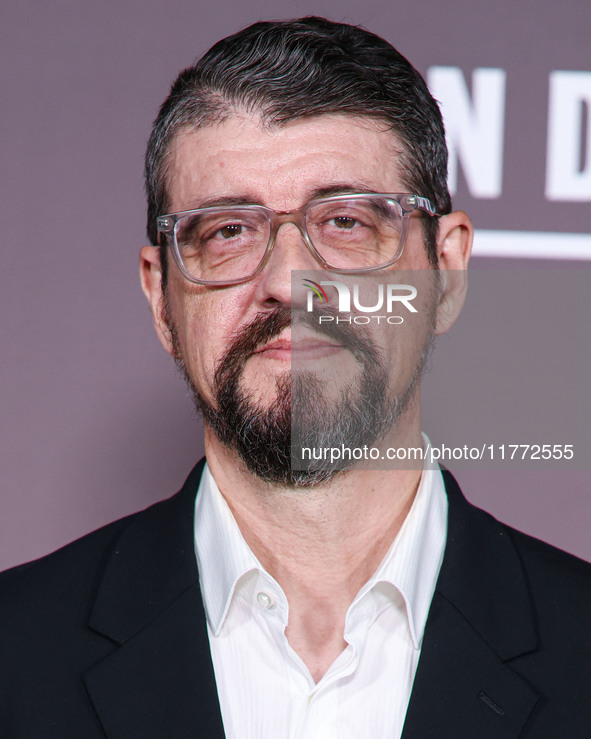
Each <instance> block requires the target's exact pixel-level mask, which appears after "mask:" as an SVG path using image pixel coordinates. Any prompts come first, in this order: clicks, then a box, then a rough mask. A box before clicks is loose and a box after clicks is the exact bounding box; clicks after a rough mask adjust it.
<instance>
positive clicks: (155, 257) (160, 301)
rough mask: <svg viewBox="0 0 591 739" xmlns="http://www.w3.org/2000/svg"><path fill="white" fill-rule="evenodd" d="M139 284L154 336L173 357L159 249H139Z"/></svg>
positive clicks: (156, 247) (151, 247) (147, 247)
mask: <svg viewBox="0 0 591 739" xmlns="http://www.w3.org/2000/svg"><path fill="white" fill-rule="evenodd" d="M140 283H141V285H142V292H143V293H144V295H145V296H146V298H147V300H148V303H149V304H150V309H151V310H152V320H153V321H154V328H155V329H156V334H157V336H158V338H159V339H160V343H161V344H162V346H163V347H164V348H165V349H166V351H167V352H168V353H169V354H170V355H171V356H174V347H173V342H172V336H171V333H170V328H169V326H168V320H167V316H166V310H165V307H164V306H165V302H164V294H163V292H162V269H161V266H160V247H158V246H143V247H142V248H141V249H140Z"/></svg>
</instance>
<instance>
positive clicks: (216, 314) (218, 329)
mask: <svg viewBox="0 0 591 739" xmlns="http://www.w3.org/2000/svg"><path fill="white" fill-rule="evenodd" d="M232 298H233V296H230V295H228V294H227V291H216V292H213V291H208V292H205V293H204V294H201V295H199V294H190V295H183V296H181V297H180V299H178V298H177V300H175V301H172V300H171V301H170V317H171V320H172V323H173V324H174V327H175V330H176V333H177V337H178V343H179V349H180V353H181V358H182V360H183V362H184V365H185V368H186V370H187V372H188V374H189V376H190V378H191V380H192V382H193V383H194V384H195V385H196V387H197V388H198V389H199V390H200V391H201V392H202V393H203V394H204V395H205V396H206V397H207V398H208V399H210V400H211V398H212V389H213V378H214V375H215V370H216V368H217V366H218V363H219V361H220V359H221V358H222V357H223V355H224V354H225V352H226V350H227V347H228V345H229V343H230V342H231V340H232V337H233V336H234V335H235V333H236V331H237V330H238V329H239V327H240V325H241V319H242V316H243V315H244V311H243V310H242V309H241V308H240V307H239V306H238V305H237V304H236V301H235V300H233V299H232Z"/></svg>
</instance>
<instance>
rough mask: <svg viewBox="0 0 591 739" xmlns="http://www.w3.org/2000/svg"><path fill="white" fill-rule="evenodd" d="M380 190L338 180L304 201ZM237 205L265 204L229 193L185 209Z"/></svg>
mask: <svg viewBox="0 0 591 739" xmlns="http://www.w3.org/2000/svg"><path fill="white" fill-rule="evenodd" d="M377 192H378V190H374V189H373V188H371V187H368V186H367V185H364V184H362V183H361V182H338V183H334V184H332V185H326V186H324V187H316V188H314V189H313V190H310V191H308V193H307V196H306V198H305V200H304V202H308V201H309V200H316V199H317V198H330V197H332V196H333V195H347V194H353V193H360V194H364V195H371V194H376V193H377ZM236 205H262V206H264V205H265V204H264V203H263V202H262V201H261V200H260V199H259V198H256V197H249V196H247V195H227V196H221V197H216V198H207V199H205V200H199V201H192V202H190V203H189V204H188V205H187V207H186V208H183V211H185V210H197V209H198V208H225V207H228V206H236Z"/></svg>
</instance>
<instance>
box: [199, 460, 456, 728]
mask: <svg viewBox="0 0 591 739" xmlns="http://www.w3.org/2000/svg"><path fill="white" fill-rule="evenodd" d="M446 532H447V497H446V494H445V488H444V484H443V478H442V476H441V472H440V471H439V470H438V469H437V470H432V469H428V470H425V471H423V474H422V477H421V481H420V484H419V488H418V491H417V494H416V497H415V500H414V502H413V505H412V507H411V509H410V511H409V513H408V515H407V517H406V519H405V521H404V523H403V525H402V527H401V529H400V531H399V533H398V535H397V536H396V538H395V540H394V542H393V543H392V545H391V547H390V549H389V550H388V552H387V554H386V556H385V557H384V559H383V561H382V563H381V564H380V566H379V567H378V569H377V570H376V572H375V574H374V575H373V577H372V578H370V580H369V581H368V582H367V583H366V584H365V585H364V586H363V587H362V588H361V590H360V591H359V593H358V594H357V596H356V597H355V599H354V600H353V602H352V603H351V606H350V607H349V610H348V611H347V616H346V621H345V632H344V640H345V642H346V643H347V647H346V648H345V649H344V650H343V652H342V653H341V654H340V655H339V657H337V659H336V660H335V661H334V662H333V664H332V665H331V667H330V668H329V669H328V671H327V672H326V674H325V675H324V676H323V677H322V678H321V680H320V681H319V682H318V683H314V680H313V679H312V676H311V674H310V672H309V670H308V668H307V667H306V665H305V664H304V662H303V661H302V660H301V659H300V657H299V656H298V655H297V654H296V652H295V651H294V650H293V649H292V648H291V647H290V645H289V643H288V641H287V638H286V636H285V628H286V626H287V623H288V618H289V606H288V603H287V599H286V597H285V594H284V593H283V591H282V589H281V587H280V586H279V584H278V583H277V582H276V580H274V579H273V578H272V577H271V576H270V575H269V574H268V573H267V572H266V571H265V570H264V569H263V567H262V566H261V564H260V563H259V561H258V560H257V558H256V557H255V556H254V554H253V553H252V551H251V550H250V549H249V547H248V545H247V544H246V542H245V541H244V538H243V537H242V534H241V533H240V529H239V528H238V525H237V523H236V521H235V519H234V517H233V515H232V513H231V511H230V509H229V507H228V505H227V504H226V502H225V500H224V498H223V496H222V495H221V493H220V491H219V489H218V487H217V485H216V483H215V480H214V479H213V477H212V475H211V472H210V471H209V469H208V467H207V465H206V466H205V469H204V472H203V477H202V479H201V485H200V488H199V493H198V495H197V500H196V504H195V551H196V556H197V563H198V566H199V573H200V580H201V590H202V593H203V601H204V605H205V612H206V616H207V626H208V635H209V643H210V648H211V654H212V660H213V666H214V670H215V678H216V683H217V690H218V695H219V699H220V706H221V712H222V719H223V722H224V729H225V733H226V737H227V739H361V738H363V739H365V737H371V739H398V738H399V737H400V735H401V733H402V728H403V724H404V718H405V715H406V710H407V707H408V702H409V698H410V694H411V690H412V684H413V680H414V676H415V672H416V669H417V664H418V661H419V656H420V653H421V643H422V639H423V633H424V630H425V623H426V620H427V615H428V612H429V607H430V605H431V600H432V598H433V593H434V591H435V583H436V581H437V576H438V574H439V570H440V567H441V562H442V560H443V552H444V548H445V541H446Z"/></svg>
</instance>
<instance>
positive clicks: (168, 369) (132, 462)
mask: <svg viewBox="0 0 591 739" xmlns="http://www.w3.org/2000/svg"><path fill="white" fill-rule="evenodd" d="M310 13H314V14H320V15H327V16H329V17H331V18H333V19H335V20H345V21H350V22H355V23H360V24H362V25H365V26H366V27H367V28H369V29H370V30H374V31H377V32H379V33H380V34H382V35H383V36H385V37H386V38H388V39H389V40H390V41H392V42H393V43H394V44H395V45H396V46H397V47H398V48H399V49H400V50H401V51H402V52H403V53H405V54H406V55H408V56H409V58H410V59H411V60H412V61H413V62H414V63H415V64H416V65H417V66H418V68H419V69H420V70H421V71H423V72H425V71H426V70H427V68H428V67H430V66H432V65H451V66H457V67H460V68H462V70H463V71H464V72H465V74H466V78H467V79H469V76H470V74H471V71H472V69H473V68H474V67H501V68H504V69H506V70H507V102H506V108H507V109H506V135H505V149H504V175H503V176H504V189H503V196H502V197H500V198H497V199H493V200H479V199H475V198H473V197H471V195H470V193H469V192H468V189H467V187H466V185H465V183H464V181H463V179H462V175H461V173H460V178H459V182H458V193H457V196H456V204H457V205H458V206H460V207H465V208H466V209H468V210H470V212H471V213H472V214H473V216H474V218H475V221H476V224H477V226H479V227H480V228H488V229H492V228H511V229H536V230H541V229H547V230H554V231H573V232H580V233H582V232H589V230H591V229H590V226H589V210H591V209H590V207H589V202H586V203H576V204H563V205H557V204H547V203H545V201H544V197H543V189H544V184H543V179H544V157H543V153H544V152H545V140H546V126H547V94H548V93H547V89H548V74H549V73H550V71H551V70H553V69H563V70H565V69H566V70H569V69H572V70H590V69H591V58H590V57H589V38H591V4H589V3H588V2H587V1H586V0H567V1H566V2H561V3H551V2H540V1H539V0H520V2H514V0H502V1H497V2H495V3H490V2H488V1H487V2H478V1H477V2H474V0H466V1H461V0H446V2H440V0H422V2H421V3H416V2H411V1H410V0H399V1H398V2H384V0H380V1H379V2H377V1H374V0H366V1H365V2H363V3H360V2H359V1H358V0H339V2H338V3H337V2H334V1H332V2H329V1H328V0H327V1H322V0H317V1H316V2H303V1H302V2H250V3H248V4H244V3H240V2H237V1H234V2H232V1H231V0H219V1H218V2H216V3H206V2H194V1H193V2H189V1H188V0H173V1H172V2H171V0H166V1H165V0H148V1H147V2H146V1H145V0H144V1H142V2H139V1H134V0H129V1H128V2H115V1H113V0H111V1H110V2H105V1H102V2H100V3H99V2H98V1H95V2H83V3H81V2H77V1H76V0H49V1H47V2H44V1H42V0H37V1H36V2H31V1H27V0H18V1H17V0H4V1H3V3H2V7H1V9H0V54H1V55H2V63H1V65H0V80H1V81H0V89H1V91H2V102H1V107H0V121H1V124H0V125H1V131H2V137H1V141H0V146H1V169H0V171H1V173H2V176H1V183H0V187H1V194H0V208H1V210H2V231H1V233H2V246H1V255H2V269H1V278H0V279H1V285H2V289H1V292H0V300H1V301H2V307H1V311H0V316H1V317H0V321H1V322H2V389H1V394H2V400H1V413H2V431H1V439H0V455H1V458H0V469H1V476H2V477H1V488H0V489H1V498H0V568H4V567H8V566H10V565H13V564H17V563H18V562H21V561H24V560H27V559H30V558H33V557H36V556H39V555H42V554H44V553H46V552H49V551H51V550H53V549H55V548H57V547H58V546H60V545H62V544H64V543H66V542H67V541H69V540H71V539H73V538H75V537H77V536H79V535H81V534H83V533H85V532H87V531H90V530H92V529H94V528H96V527H98V526H99V525H101V524H103V523H106V522H108V521H110V520H113V519H115V518H117V517H120V516H122V515H124V514H126V513H129V512H132V511H134V510H137V509H139V508H142V507H144V506H146V505H148V504H149V503H151V502H152V501H154V500H157V499H159V498H163V497H166V496H168V495H169V494H171V493H172V492H174V490H175V489H177V488H178V486H179V485H180V484H181V483H182V481H183V479H184V477H185V475H186V473H187V472H188V471H189V469H190V467H191V466H192V464H193V463H194V462H195V461H196V460H197V459H198V457H199V456H200V454H201V452H202V440H201V431H200V425H199V422H198V421H197V419H196V418H195V417H194V413H193V410H192V406H191V402H190V401H189V399H188V397H187V393H186V391H185V389H184V386H183V384H182V382H181V380H180V379H179V378H178V377H177V376H176V373H175V370H174V367H173V365H172V363H171V361H170V360H169V358H168V356H167V355H165V353H164V352H163V351H162V349H161V348H160V345H159V344H158V343H157V340H156V338H155V336H154V334H153V330H152V326H151V321H150V316H149V313H148V308H147V305H146V304H145V301H144V298H143V296H142V295H141V293H140V289H139V285H138V279H137V252H138V248H139V246H140V245H141V244H142V243H143V241H144V198H143V191H142V158H143V152H144V146H145V141H146V138H147V136H148V132H149V127H150V124H151V121H152V119H153V117H154V115H155V112H156V110H157V107H158V105H159V104H160V102H161V101H162V99H163V97H164V96H165V94H166V91H167V89H168V86H169V85H170V83H171V81H172V79H173V78H174V76H175V75H176V73H177V72H178V70H179V69H180V68H181V67H183V66H186V65H188V64H189V63H190V62H191V61H192V60H193V58H194V57H196V56H198V55H200V54H201V53H203V52H204V51H205V50H206V49H207V48H208V47H209V46H210V45H211V44H212V43H213V42H214V41H216V40H217V39H219V38H221V37H222V36H224V35H227V34H228V33H230V32H233V31H235V30H238V29H239V28H241V27H242V26H244V25H247V24H248V23H250V22H253V21H255V20H258V19H261V18H283V17H293V16H297V15H304V14H310ZM586 115H587V116H589V111H588V110H587V113H586ZM540 152H542V156H540V155H539V153H540ZM583 156H591V153H589V151H587V152H583ZM480 261H481V265H482V263H483V262H484V260H480ZM530 264H531V263H530ZM494 265H495V266H499V267H511V260H500V259H497V260H494ZM588 265H589V263H588V262H587V263H585V262H581V263H580V264H578V265H577V264H574V263H572V262H571V263H570V264H569V265H568V266H569V267H570V268H573V267H576V268H577V269H579V268H580V269H587V268H588ZM528 268H529V265H528V266H526V268H525V269H528ZM526 282H527V281H526ZM534 297H536V298H539V296H533V295H532V299H534ZM475 299H476V300H477V299H478V295H476V296H475ZM587 306H588V303H587ZM579 310H581V308H580V307H579ZM477 314H478V313H477V311H476V312H475V315H477ZM536 316H537V314H536V313H535V312H534V314H533V316H531V317H530V319H529V320H530V324H529V325H526V326H525V327H524V326H523V325H522V326H521V329H520V330H521V332H522V333H521V334H518V335H517V338H513V339H511V338H507V336H506V335H504V333H503V332H501V335H500V336H498V335H493V336H492V337H491V336H487V335H486V334H485V333H484V332H483V335H482V338H481V341H482V347H486V348H487V351H488V354H487V355H483V354H482V352H477V353H476V354H478V357H479V361H480V365H478V364H476V365H473V371H471V372H470V377H471V378H472V379H474V378H475V377H480V378H481V382H482V383H483V385H482V387H486V384H487V376H486V372H487V370H488V369H490V357H500V356H502V355H503V356H504V353H505V352H506V351H507V342H509V343H510V342H511V341H513V349H512V351H513V352H518V351H519V348H520V346H521V343H520V342H521V339H520V336H523V335H524V332H525V334H526V335H529V334H530V333H534V334H535V333H536V332H537V333H538V334H539V336H540V338H541V339H542V340H544V341H545V346H546V350H547V351H550V349H551V347H552V337H551V336H547V335H546V334H545V329H544V327H543V326H540V324H539V320H538V318H539V316H538V317H536ZM462 320H464V321H468V320H469V318H464V317H463V318H462ZM564 320H565V325H566V322H567V321H568V320H569V317H568V316H566V317H565V319H564ZM579 322H580V323H579V328H578V329H577V332H578V334H577V335H576V336H573V338H572V343H571V344H570V345H569V346H568V347H567V348H566V349H565V350H564V351H565V353H566V354H567V356H564V362H565V363H571V364H573V366H575V367H577V368H578V373H575V375H574V380H572V381H571V382H569V383H566V384H569V387H568V388H566V389H565V388H564V387H563V385H564V384H565V383H564V382H562V381H561V378H557V383H556V388H555V392H556V393H563V392H570V393H571V396H570V397H571V402H570V406H573V404H572V397H576V398H578V400H579V403H578V406H577V407H574V406H573V407H574V410H573V413H575V414H578V420H577V423H578V424H579V427H580V429H583V431H582V432H579V434H580V433H583V434H584V433H585V430H586V429H584V428H583V426H585V425H586V424H585V421H586V422H587V424H588V419H589V416H588V404H589V391H588V382H587V381H586V380H585V376H586V375H585V372H586V371H588V370H585V371H584V368H585V367H587V368H588V367H589V348H588V345H589V333H588V327H587V321H586V315H583V316H582V317H579ZM466 325H468V324H466ZM510 328H511V327H507V331H508V333H509V334H510V331H509V329H510ZM472 331H474V329H472ZM470 336H471V337H472V338H469V339H468V343H467V344H466V345H465V346H464V350H465V351H466V352H467V354H466V356H467V357H469V358H470V359H469V360H466V361H465V362H464V363H463V364H462V367H463V368H464V369H465V368H466V367H468V369H469V368H470V366H471V365H470V362H474V361H475V359H474V356H475V352H474V338H473V337H474V333H472V334H470ZM495 342H496V343H495ZM459 346H460V347H461V340H460V344H459ZM527 351H529V350H528V349H527V348H526V349H524V352H525V353H527ZM456 356H457V355H456V354H455V352H453V353H452V354H450V351H449V348H448V349H447V354H446V350H445V348H444V349H443V350H442V357H441V365H440V364H439V361H440V360H439V358H438V357H436V359H435V361H434V372H433V377H434V378H436V381H437V382H438V383H440V384H439V385H438V386H436V389H435V390H433V389H431V390H430V391H429V398H430V401H431V406H430V408H429V409H428V418H427V422H426V424H425V425H426V427H427V428H428V430H429V431H431V432H432V433H433V435H434V436H435V437H436V438H437V437H438V436H441V434H442V433H443V431H444V430H445V427H446V424H447V423H448V421H449V418H450V410H449V403H450V402H451V403H452V407H453V403H455V404H457V405H458V406H461V405H462V402H463V401H462V399H461V395H459V394H458V391H459V389H461V388H462V386H463V385H464V384H465V383H464V381H463V379H462V375H461V373H460V372H459V371H457V359H456ZM487 357H488V358H489V359H488V360H487ZM435 369H437V372H435ZM495 375H496V372H495ZM509 377H510V375H509ZM433 381H435V379H434V380H433ZM430 382H431V380H430ZM573 382H574V383H575V384H574V385H573ZM454 383H455V384H454ZM468 390H469V391H470V392H471V393H472V394H473V395H472V397H475V396H477V395H478V392H479V390H478V387H477V386H474V385H473V383H472V384H471V385H470V387H469V388H468ZM450 398H451V399H452V400H451V401H450ZM440 400H441V404H440V405H438V403H439V401H440ZM446 403H447V404H448V405H447V406H446ZM466 403H468V402H467V401H466V402H465V403H464V405H466ZM468 404H469V403H468ZM576 405H577V404H575V406H576ZM526 413H527V412H526ZM483 415H484V416H485V417H486V416H487V410H486V407H485V408H484V410H483ZM493 415H494V414H493ZM499 433H502V428H501V429H500V431H499ZM587 433H588V432H587ZM463 441H464V442H466V441H468V442H469V441H470V440H469V439H464V440H463ZM495 441H503V439H500V438H499V436H498V434H497V436H496V437H495ZM507 441H509V440H507ZM518 441H528V440H527V439H518ZM549 441H550V442H557V443H558V442H561V443H566V442H568V441H569V439H568V438H562V437H561V438H556V439H549ZM584 441H585V440H584ZM586 444H587V446H586V447H584V446H583V448H582V449H581V450H580V451H581V453H580V454H579V457H578V464H576V465H573V467H572V469H569V470H567V471H561V472H556V471H554V472H553V471H549V472H548V471H546V472H542V471H536V470H535V469H534V470H533V471H532V470H530V471H526V472H523V471H515V470H505V471H494V470H493V471H486V470H472V471H460V472H459V474H458V477H459V479H460V482H461V483H462V484H463V486H464V488H465V492H466V494H467V496H468V497H469V498H470V499H471V500H472V501H474V502H476V503H478V504H480V505H482V506H483V507H485V508H487V509H488V510H490V511H492V512H493V513H495V514H496V515H498V516H499V517H501V518H503V519H505V520H507V521H508V522H510V523H512V524H513V525H515V526H517V527H519V528H521V529H523V530H526V531H528V532H530V533H532V534H534V535H537V536H539V537H541V538H544V539H546V540H548V541H550V542H552V543H554V544H557V545H559V546H561V547H563V548H565V549H568V550H570V551H573V552H575V553H578V554H579V555H581V556H584V557H586V558H588V559H591V540H590V538H589V535H588V529H589V525H588V524H589V520H590V518H591V502H590V495H589V490H590V483H591V474H590V472H589V467H590V465H589V454H588V451H589V444H588V436H587V439H586Z"/></svg>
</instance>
